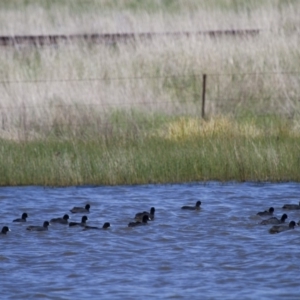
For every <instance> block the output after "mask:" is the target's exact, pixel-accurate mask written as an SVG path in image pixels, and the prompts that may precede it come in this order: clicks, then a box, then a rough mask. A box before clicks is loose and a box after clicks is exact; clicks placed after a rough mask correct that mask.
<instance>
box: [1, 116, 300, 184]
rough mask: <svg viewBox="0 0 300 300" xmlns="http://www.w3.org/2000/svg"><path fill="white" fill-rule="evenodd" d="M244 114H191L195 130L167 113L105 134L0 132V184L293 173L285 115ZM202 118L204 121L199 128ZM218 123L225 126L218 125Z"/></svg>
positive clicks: (294, 146)
mask: <svg viewBox="0 0 300 300" xmlns="http://www.w3.org/2000/svg"><path fill="white" fill-rule="evenodd" d="M188 120H189V119H186V122H187V121H188ZM245 120H246V119H243V121H236V120H230V119H225V120H223V121H222V123H218V122H219V121H218V119H216V120H214V121H213V122H215V123H213V127H209V126H211V125H210V122H212V120H208V121H206V122H204V121H200V120H199V124H200V125H199V126H200V127H199V130H198V131H196V132H195V131H193V132H192V134H189V132H188V129H185V131H184V135H182V132H181V129H182V126H183V125H182V124H187V123H184V122H183V123H182V119H176V120H174V119H173V121H170V120H168V121H167V122H165V123H164V124H162V125H161V126H159V128H155V129H154V128H151V129H149V128H148V130H143V131H140V132H135V133H134V134H132V131H131V130H130V129H129V128H128V129H127V131H123V132H119V133H117V132H115V133H114V134H113V135H106V136H104V135H100V134H98V135H96V134H95V135H94V136H87V135H85V136H81V137H80V136H77V137H74V136H73V138H69V139H66V138H65V139H62V138H61V137H59V136H56V137H55V136H52V137H51V138H48V139H44V140H40V139H39V140H32V141H22V142H21V141H8V140H3V139H2V140H0V185H2V186H6V185H47V186H68V185H86V184H97V185H120V184H146V183H175V182H191V181H203V180H204V181H205V180H219V181H229V180H236V181H252V180H253V181H276V182H277V181H300V172H299V167H300V155H299V153H300V152H299V150H300V149H299V148H300V135H299V134H297V133H295V131H294V129H293V126H294V125H293V121H289V120H282V119H279V118H276V117H275V118H272V117H269V118H266V120H265V121H266V122H264V121H263V120H262V119H253V118H251V119H249V120H246V121H245ZM172 122H173V125H172V126H173V129H174V128H176V126H175V125H174V124H177V123H178V122H179V123H180V122H181V123H180V124H181V125H180V128H181V129H179V131H176V130H173V131H172V132H171V134H170V131H168V130H167V128H168V126H170V124H172ZM176 122H177V123H176ZM226 122H227V123H226ZM224 124H227V125H224ZM247 124H248V125H249V124H250V125H251V126H254V127H255V130H260V131H259V134H251V132H253V129H252V130H251V131H249V133H247V132H246V131H244V133H241V132H242V128H248V127H243V126H246V125H247ZM220 125H221V126H220ZM174 126H175V127H174ZM184 126H185V125H184ZM205 126H206V127H207V128H209V129H208V130H204V128H205ZM222 126H227V127H226V128H227V129H226V128H225V131H226V133H224V132H222V130H223V129H222V128H221V127H222ZM235 126H240V127H235ZM178 128H179V127H178ZM178 132H179V133H178ZM257 132H258V131H257ZM162 133H164V134H162ZM178 134H180V138H178ZM69 136H71V135H69Z"/></svg>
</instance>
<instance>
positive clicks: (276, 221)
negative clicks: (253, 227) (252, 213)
mask: <svg viewBox="0 0 300 300" xmlns="http://www.w3.org/2000/svg"><path fill="white" fill-rule="evenodd" d="M287 218H288V216H287V214H283V215H282V216H281V218H280V219H277V218H276V217H271V218H269V219H267V220H263V221H261V222H260V224H261V225H268V224H283V223H284V222H285V220H286V219H287Z"/></svg>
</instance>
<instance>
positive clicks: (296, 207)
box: [282, 202, 300, 210]
mask: <svg viewBox="0 0 300 300" xmlns="http://www.w3.org/2000/svg"><path fill="white" fill-rule="evenodd" d="M282 208H283V209H289V210H293V209H300V202H299V204H284V205H283V206H282Z"/></svg>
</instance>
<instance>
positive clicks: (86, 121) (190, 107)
mask: <svg viewBox="0 0 300 300" xmlns="http://www.w3.org/2000/svg"><path fill="white" fill-rule="evenodd" d="M0 93H1V101H0V129H1V130H2V131H7V130H11V128H23V129H24V128H25V129H26V130H28V129H29V128H30V129H33V128H34V129H35V130H36V129H37V128H39V129H40V130H41V128H57V127H59V126H61V127H66V126H69V127H72V128H76V127H87V126H91V127H97V128H100V127H103V126H104V127H105V126H106V127H107V126H108V125H109V124H110V125H111V126H113V125H116V124H118V125H119V126H124V125H125V124H130V123H131V124H136V122H137V120H138V119H139V117H138V114H143V115H148V116H149V115H152V116H153V120H154V119H155V117H157V115H159V114H164V115H180V116H193V117H202V118H205V117H206V116H213V115H217V114H233V115H238V114H240V113H245V112H246V113H253V114H256V115H265V114H277V115H289V116H291V115H292V116H294V115H296V114H299V112H300V72H249V73H207V74H202V73H191V74H178V75H176V74H175V75H173V74H171V75H158V76H147V75H145V76H132V77H130V76H129V77H111V78H108V77H103V78H101V77H99V78H59V79H58V78H51V79H47V78H45V79H32V80H31V79H30V80H27V79H26V80H23V79H22V80H14V79H0ZM124 112H125V114H124V115H126V118H125V117H124V116H122V113H124ZM146 119H147V120H148V121H147V122H151V121H149V120H150V119H149V118H148V117H147V118H146ZM146 119H145V118H144V120H146Z"/></svg>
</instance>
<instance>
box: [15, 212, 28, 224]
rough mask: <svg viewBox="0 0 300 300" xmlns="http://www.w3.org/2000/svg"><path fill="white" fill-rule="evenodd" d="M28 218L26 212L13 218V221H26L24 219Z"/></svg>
mask: <svg viewBox="0 0 300 300" xmlns="http://www.w3.org/2000/svg"><path fill="white" fill-rule="evenodd" d="M27 218H28V215H27V213H23V214H22V217H21V218H18V219H15V220H13V222H26V219H27Z"/></svg>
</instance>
